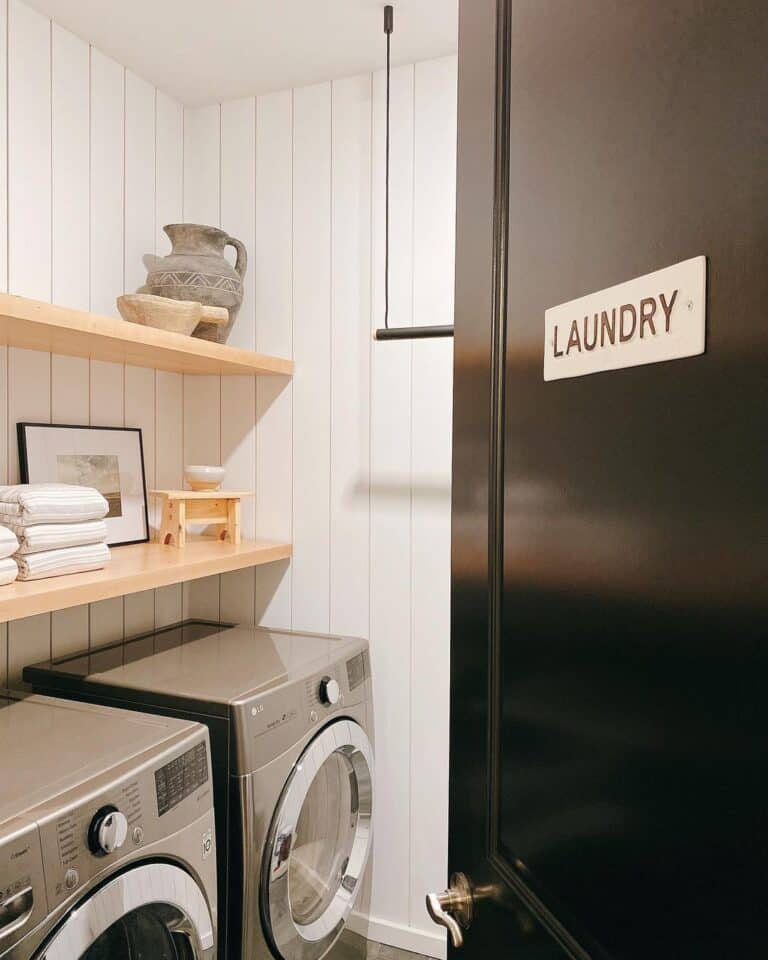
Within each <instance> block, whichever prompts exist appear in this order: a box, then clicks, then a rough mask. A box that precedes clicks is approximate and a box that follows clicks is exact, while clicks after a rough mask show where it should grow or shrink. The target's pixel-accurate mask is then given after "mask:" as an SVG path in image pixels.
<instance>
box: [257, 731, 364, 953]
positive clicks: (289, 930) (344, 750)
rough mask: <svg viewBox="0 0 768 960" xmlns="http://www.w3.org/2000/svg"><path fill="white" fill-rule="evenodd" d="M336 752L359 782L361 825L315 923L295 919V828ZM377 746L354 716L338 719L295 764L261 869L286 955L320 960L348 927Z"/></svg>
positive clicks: (269, 921) (267, 905) (271, 931)
mask: <svg viewBox="0 0 768 960" xmlns="http://www.w3.org/2000/svg"><path fill="white" fill-rule="evenodd" d="M334 754H339V755H340V756H341V757H343V758H344V760H345V761H346V763H347V765H348V766H349V768H350V771H351V772H352V773H353V775H354V777H355V781H356V787H357V791H356V795H357V802H358V806H357V811H356V812H357V824H356V827H355V835H354V839H353V841H352V848H351V850H350V854H349V860H348V862H347V864H346V866H345V869H344V874H343V876H342V878H341V881H340V882H339V885H338V887H337V889H336V891H335V893H334V895H333V898H332V899H331V901H330V903H329V904H328V906H327V907H326V909H325V910H324V911H323V913H322V914H321V915H320V916H319V917H318V918H317V919H316V920H313V921H312V922H311V923H308V924H300V923H297V922H296V921H295V920H294V919H293V913H292V910H291V904H290V889H289V885H288V868H289V864H290V856H291V852H292V849H293V843H294V840H295V831H296V827H297V825H298V822H299V816H300V815H301V811H302V808H303V806H304V802H305V800H306V798H307V794H308V793H309V789H310V787H311V786H312V783H313V781H314V779H315V777H316V776H317V773H318V771H319V770H320V768H321V767H322V766H323V764H324V763H325V762H326V761H327V760H328V759H329V758H330V757H332V756H333V755H334ZM372 817H373V750H372V749H371V744H370V742H369V740H368V737H367V736H366V735H365V731H364V730H363V728H362V727H361V726H359V724H357V723H355V721H354V720H337V721H335V722H334V723H331V724H329V725H328V726H327V727H325V729H324V730H322V731H321V732H320V733H319V734H318V735H317V736H316V737H315V738H314V740H312V741H311V742H310V743H309V744H308V746H307V747H306V749H305V750H304V752H303V753H302V755H301V756H300V757H299V759H298V760H297V761H296V763H295V764H294V766H293V769H292V771H291V774H290V776H289V777H288V780H287V782H286V784H285V787H284V788H283V793H282V795H281V797H280V802H279V803H278V805H277V809H276V810H275V813H274V816H273V818H272V824H271V826H270V830H269V834H268V836H267V842H266V845H265V848H264V856H263V868H262V909H263V912H264V916H265V920H266V928H267V933H268V935H269V936H271V939H272V940H273V942H274V945H275V947H276V948H277V951H278V952H279V953H280V955H282V956H283V957H284V958H286V960H294V957H296V958H299V957H300V958H301V960H319V958H320V957H322V956H323V955H324V954H325V953H326V951H327V950H329V949H330V947H331V946H332V945H333V943H334V941H335V940H336V938H337V937H338V936H339V934H340V933H341V931H342V930H343V929H344V924H345V923H346V921H347V919H348V918H349V915H350V913H351V912H352V910H353V908H354V905H355V901H356V900H357V895H358V893H359V890H360V882H361V879H362V875H363V871H364V870H365V865H366V863H367V862H368V855H369V853H370V849H371V839H372V834H371V827H372Z"/></svg>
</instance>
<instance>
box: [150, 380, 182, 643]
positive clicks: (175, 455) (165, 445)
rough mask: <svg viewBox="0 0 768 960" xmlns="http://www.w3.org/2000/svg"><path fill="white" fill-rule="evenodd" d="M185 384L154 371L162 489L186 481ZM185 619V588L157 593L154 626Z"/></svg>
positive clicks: (157, 467)
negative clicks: (183, 605) (183, 613)
mask: <svg viewBox="0 0 768 960" xmlns="http://www.w3.org/2000/svg"><path fill="white" fill-rule="evenodd" d="M183 423H184V385H183V379H182V376H181V374H178V373H166V372H165V371H163V370H157V371H156V372H155V482H156V484H157V486H158V487H160V488H162V489H166V490H167V489H178V488H179V487H181V485H182V482H183V470H184V468H183V466H182V464H183V462H184V452H183V450H184V448H183V441H184V437H183ZM181 618H182V587H181V584H174V585H173V586H170V587H162V588H161V589H159V590H155V624H156V625H157V626H158V627H160V626H164V625H166V624H169V623H178V621H179V620H181Z"/></svg>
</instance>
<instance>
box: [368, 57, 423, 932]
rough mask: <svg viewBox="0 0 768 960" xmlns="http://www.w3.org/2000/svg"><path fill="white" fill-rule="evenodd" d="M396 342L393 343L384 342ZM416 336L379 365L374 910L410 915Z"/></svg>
mask: <svg viewBox="0 0 768 960" xmlns="http://www.w3.org/2000/svg"><path fill="white" fill-rule="evenodd" d="M391 98H392V99H391V103H392V152H391V166H390V196H391V208H390V209H391V213H392V215H391V220H390V238H391V247H390V304H391V322H392V324H393V325H399V326H407V325H410V324H411V319H412V312H411V309H412V301H411V296H412V280H413V277H412V270H413V255H412V228H413V68H412V67H400V68H398V69H397V70H394V71H393V73H392V87H391ZM383 118H384V83H383V77H382V75H381V74H376V75H375V76H374V106H373V183H374V184H382V183H383V182H384V126H383ZM383 199H384V195H383V191H382V190H374V193H373V234H372V236H373V325H374V326H378V325H379V324H380V323H381V322H382V318H383V314H384V296H383V286H382V277H383V272H384V204H383ZM384 347H386V348H390V347H391V348H392V349H383V348H384ZM410 396H411V344H410V343H409V342H407V341H406V342H403V343H388V344H377V345H374V347H373V354H372V364H371V627H370V641H371V671H372V674H373V676H374V678H375V681H374V682H375V689H376V697H375V702H374V716H375V726H376V730H377V731H382V734H381V735H380V736H377V739H376V789H377V792H378V793H377V802H378V806H377V820H378V823H377V835H378V836H380V837H384V838H385V842H384V843H381V842H380V843H378V844H377V846H376V850H375V856H374V861H373V886H372V897H373V903H374V907H373V909H374V910H375V913H376V916H377V917H379V918H381V919H382V920H384V921H390V922H394V923H398V922H400V923H402V922H403V921H404V919H405V918H407V917H408V915H409V906H410V890H409V877H407V875H406V874H407V871H406V868H405V866H404V865H405V864H409V863H410V816H409V804H408V802H404V801H403V797H409V796H410V757H409V751H408V750H407V749H406V748H404V746H403V745H404V744H408V743H409V742H410V735H411V731H410V697H411V693H410V691H411V676H410V671H409V670H408V669H407V667H406V668H405V669H404V664H410V662H411V569H410V554H411V523H410V499H411V404H410Z"/></svg>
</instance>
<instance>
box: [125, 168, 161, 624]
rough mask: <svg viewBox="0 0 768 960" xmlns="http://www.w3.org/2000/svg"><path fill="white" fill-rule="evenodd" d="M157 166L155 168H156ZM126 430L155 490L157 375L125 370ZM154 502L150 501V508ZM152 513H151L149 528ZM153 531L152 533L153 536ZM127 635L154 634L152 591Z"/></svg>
mask: <svg viewBox="0 0 768 960" xmlns="http://www.w3.org/2000/svg"><path fill="white" fill-rule="evenodd" d="M153 166H154V164H153ZM124 377H125V389H124V408H125V426H126V427H139V428H140V429H141V440H142V449H143V451H144V476H145V479H146V484H147V489H148V490H151V489H152V488H153V487H154V486H155V372H154V370H148V369H147V368H146V367H132V366H126V367H125V370H124ZM151 506H152V501H151V500H150V507H151ZM151 522H152V513H151V511H150V524H151ZM151 535H152V531H151V530H150V536H151ZM124 606H125V610H124V618H125V632H126V636H134V635H135V634H137V633H144V632H146V631H148V630H151V629H152V628H153V627H154V625H155V598H154V593H153V591H151V590H149V591H144V592H143V593H135V594H130V595H129V596H127V597H126V598H125V604H124Z"/></svg>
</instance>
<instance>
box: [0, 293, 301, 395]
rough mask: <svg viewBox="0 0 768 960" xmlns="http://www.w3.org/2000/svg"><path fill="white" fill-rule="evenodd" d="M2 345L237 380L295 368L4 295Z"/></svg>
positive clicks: (0, 304) (0, 329)
mask: <svg viewBox="0 0 768 960" xmlns="http://www.w3.org/2000/svg"><path fill="white" fill-rule="evenodd" d="M0 343H2V344H7V345H8V346H11V347H25V348H26V349H28V350H44V351H46V352H49V353H60V354H64V355H65V356H70V357H87V358H89V359H91V360H109V361H112V362H114V363H128V364H132V365H133V366H136V367H153V368H154V369H156V370H169V371H171V372H173V373H188V374H214V375H234V376H249V377H253V376H257V375H264V374H266V375H282V376H290V375H291V374H292V373H293V362H292V361H291V360H283V359H281V358H279V357H268V356H266V355H264V354H259V353H251V352H250V351H249V350H240V349H239V348H237V347H228V346H225V345H224V344H220V343H212V342H211V341H209V340H198V339H195V338H194V337H185V336H182V335H181V334H179V333H168V332H167V331H165V330H157V329H155V328H154V327H143V326H141V325H139V324H135V323H127V322H126V321H125V320H117V319H115V318H114V317H102V316H99V315H98V314H95V313H85V312H83V311H82V310H70V309H69V308H68V307H57V306H54V305H53V304H50V303H44V302H42V301H40V300H29V299H28V298H26V297H16V296H13V295H12V294H9V293H3V294H0Z"/></svg>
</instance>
